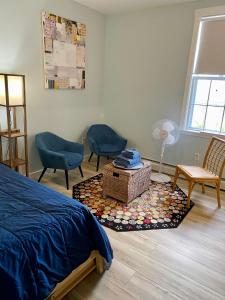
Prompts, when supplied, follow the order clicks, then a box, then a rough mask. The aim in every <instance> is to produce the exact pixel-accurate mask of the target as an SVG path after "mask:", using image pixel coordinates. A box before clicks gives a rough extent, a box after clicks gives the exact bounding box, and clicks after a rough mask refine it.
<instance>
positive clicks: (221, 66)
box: [194, 19, 225, 75]
mask: <svg viewBox="0 0 225 300" xmlns="http://www.w3.org/2000/svg"><path fill="white" fill-rule="evenodd" d="M200 28H201V32H200V33H201V34H200V39H199V49H198V53H197V60H196V65H195V69H194V73H195V74H210V75H211V74H212V75H225V19H218V20H205V21H202V22H201V27H200Z"/></svg>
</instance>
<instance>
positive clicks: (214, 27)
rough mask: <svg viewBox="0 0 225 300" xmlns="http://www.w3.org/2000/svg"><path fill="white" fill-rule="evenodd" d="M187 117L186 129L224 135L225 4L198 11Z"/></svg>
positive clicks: (191, 60) (186, 91) (187, 86)
mask: <svg viewBox="0 0 225 300" xmlns="http://www.w3.org/2000/svg"><path fill="white" fill-rule="evenodd" d="M184 119H185V122H184V126H183V127H184V129H185V130H188V131H195V132H207V133H212V134H224V135H225V6H223V7H216V8H209V9H204V10H199V11H198V12H197V13H196V22H195V28H194V36H193V42H192V48H191V55H190V61H189V70H188V82H187V83H186V88H185V118H184Z"/></svg>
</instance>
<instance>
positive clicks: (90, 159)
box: [88, 152, 94, 162]
mask: <svg viewBox="0 0 225 300" xmlns="http://www.w3.org/2000/svg"><path fill="white" fill-rule="evenodd" d="M93 154H94V153H93V152H91V155H90V157H89V159H88V162H90V161H91V158H92V156H93Z"/></svg>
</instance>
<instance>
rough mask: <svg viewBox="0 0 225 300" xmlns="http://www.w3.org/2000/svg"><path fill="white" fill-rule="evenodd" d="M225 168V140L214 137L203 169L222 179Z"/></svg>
mask: <svg viewBox="0 0 225 300" xmlns="http://www.w3.org/2000/svg"><path fill="white" fill-rule="evenodd" d="M224 166H225V140H223V139H220V138H217V137H213V138H212V140H211V142H210V144H209V147H208V149H207V151H206V155H205V158H204V162H203V168H204V169H206V170H208V171H210V172H211V173H212V174H214V175H217V176H219V177H220V178H221V177H222V174H223V169H224Z"/></svg>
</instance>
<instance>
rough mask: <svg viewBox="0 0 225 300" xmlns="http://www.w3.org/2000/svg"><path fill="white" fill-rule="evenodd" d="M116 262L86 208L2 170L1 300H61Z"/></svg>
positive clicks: (0, 231) (4, 168) (16, 174)
mask: <svg viewBox="0 0 225 300" xmlns="http://www.w3.org/2000/svg"><path fill="white" fill-rule="evenodd" d="M112 257H113V254H112V249H111V246H110V243H109V240H108V238H107V236H106V234H105V232H104V230H103V228H102V227H101V225H100V224H99V223H98V222H97V220H96V219H95V217H94V216H93V215H92V214H91V213H90V212H89V210H88V209H87V208H86V207H85V206H83V205H82V204H81V203H79V202H78V201H75V200H73V199H70V198H69V197H66V196H64V195H62V194H60V193H58V192H55V191H53V190H51V189H49V188H47V187H45V186H43V185H41V184H38V183H36V182H35V181H33V180H31V179H29V178H26V177H24V176H22V175H20V174H18V173H17V172H15V171H12V170H11V169H9V168H8V167H7V166H4V165H1V164H0V299H4V300H12V299H13V300H28V299H29V300H31V299H32V300H43V299H46V298H48V299H61V298H62V297H63V296H64V295H65V294H66V293H68V291H69V290H71V289H72V288H73V287H74V286H75V285H76V284H77V283H78V282H80V281H81V280H82V279H83V278H84V277H85V276H86V275H87V274H88V273H90V272H91V271H92V270H94V269H95V268H97V270H98V271H99V272H102V271H103V269H104V268H109V266H110V264H111V262H112Z"/></svg>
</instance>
